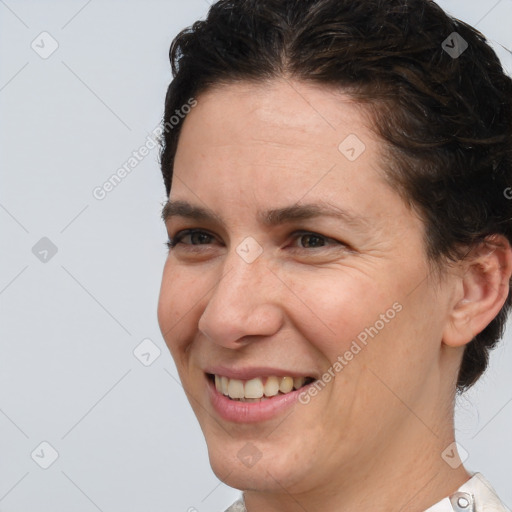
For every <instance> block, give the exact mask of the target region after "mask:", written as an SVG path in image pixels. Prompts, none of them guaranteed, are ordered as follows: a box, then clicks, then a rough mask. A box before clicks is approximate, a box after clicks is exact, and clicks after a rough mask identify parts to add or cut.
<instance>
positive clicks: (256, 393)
mask: <svg viewBox="0 0 512 512" xmlns="http://www.w3.org/2000/svg"><path fill="white" fill-rule="evenodd" d="M305 381H306V378H305V377H274V376H271V377H256V378H255V379H251V380H246V381H243V380H238V379H229V378H228V377H222V376H220V375H215V387H216V388H217V391H219V392H220V393H222V394H223V395H226V396H229V397H230V398H234V399H244V398H253V399H258V398H263V396H266V397H271V396H275V395H277V394H278V393H279V391H280V392H281V393H289V392H290V391H292V390H293V389H299V388H301V387H302V386H303V385H304V382H305Z"/></svg>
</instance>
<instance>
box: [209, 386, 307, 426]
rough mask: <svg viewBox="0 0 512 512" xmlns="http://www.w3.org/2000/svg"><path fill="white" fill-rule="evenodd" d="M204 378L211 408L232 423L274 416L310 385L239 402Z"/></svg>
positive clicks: (280, 412)
mask: <svg viewBox="0 0 512 512" xmlns="http://www.w3.org/2000/svg"><path fill="white" fill-rule="evenodd" d="M206 380H207V382H208V394H209V395H210V400H211V402H212V404H213V408H214V409H215V411H216V412H217V413H218V414H219V416H220V417H221V418H223V419H225V420H227V421H231V422H234V423H258V422H261V421H265V420H270V419H272V418H275V417H276V416H278V415H279V414H282V413H283V412H284V411H286V410H287V409H289V408H290V407H292V406H293V404H295V403H296V402H297V399H298V398H299V394H300V393H301V392H303V391H304V390H305V389H306V388H307V387H308V386H309V385H310V384H308V386H304V387H302V388H300V389H296V390H294V391H290V392H289V393H286V394H284V395H276V396H273V397H271V398H269V399H268V400H263V401H260V402H239V401H238V400H231V399H230V398H228V397H227V396H225V395H223V394H222V393H220V392H219V391H217V388H216V387H215V383H213V382H212V381H211V379H209V378H208V377H206Z"/></svg>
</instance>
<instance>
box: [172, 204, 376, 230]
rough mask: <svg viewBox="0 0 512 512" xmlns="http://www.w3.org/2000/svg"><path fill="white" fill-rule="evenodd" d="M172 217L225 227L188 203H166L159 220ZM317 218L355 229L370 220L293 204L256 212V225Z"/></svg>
mask: <svg viewBox="0 0 512 512" xmlns="http://www.w3.org/2000/svg"><path fill="white" fill-rule="evenodd" d="M172 217H183V218H186V219H191V220H195V221H202V222H212V223H215V222H217V223H218V224H220V225H221V226H223V227H225V225H226V223H225V222H224V220H223V219H222V217H220V216H219V215H217V214H216V213H215V212H213V211H212V210H210V209H209V208H206V207H203V206H197V205H194V204H191V203H189V202H187V201H180V200H176V201H168V202H167V203H166V204H165V205H164V207H163V210H162V219H163V221H164V222H167V221H168V220H169V219H171V218H172ZM318 217H333V218H335V219H338V220H341V221H342V222H345V223H346V224H347V225H349V226H353V227H356V228H368V227H369V226H370V221H369V219H367V218H365V217H361V216H357V215H355V214H353V213H351V212H348V211H346V210H344V209H342V208H339V207H338V206H334V205H332V204H330V203H324V202H322V203H308V204H300V205H299V204H294V205H291V206H285V207H283V208H274V209H271V210H266V211H263V212H261V211H260V212H258V216H257V218H258V221H259V222H260V223H261V224H263V225H265V226H278V225H280V224H286V223H291V222H294V221H300V220H308V219H314V218H318Z"/></svg>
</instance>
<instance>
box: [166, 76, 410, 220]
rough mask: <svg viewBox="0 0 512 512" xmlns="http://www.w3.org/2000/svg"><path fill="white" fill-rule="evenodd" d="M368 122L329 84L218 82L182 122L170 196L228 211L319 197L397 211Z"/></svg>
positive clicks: (360, 208) (348, 207) (360, 209)
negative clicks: (391, 205)
mask: <svg viewBox="0 0 512 512" xmlns="http://www.w3.org/2000/svg"><path fill="white" fill-rule="evenodd" d="M369 120H370V119H369V116H368V115H366V113H365V112H364V111H363V110H362V108H361V107H360V106H359V105H358V104H356V103H355V102H354V100H352V98H350V97H349V96H348V95H346V94H343V93H342V92H340V91H335V90H334V89H332V88H331V89H330V88H326V87H323V86H318V85H312V84H305V83H302V82H291V81H288V80H284V79H283V80H275V81H272V82H265V83H248V82H244V83H236V84H229V85H223V86H217V87H215V88H213V89H211V90H208V91H207V92H205V93H203V94H201V95H200V96H199V97H198V98H197V106H196V107H194V108H193V109H192V111H191V112H190V114H188V116H187V118H186V119H185V121H184V124H183V127H182V131H181V135H180V139H179V143H178V148H177V152H176V158H175V165H174V178H173V186H172V188H171V195H170V199H173V198H174V199H179V200H183V199H185V200H187V201H188V202H189V203H195V204H196V205H201V206H207V207H209V208H210V209H212V210H215V211H218V213H219V214H220V215H223V217H226V218H227V217H228V212H229V211H230V210H233V211H234V210H236V211H237V215H240V214H241V213H242V212H243V211H249V210H250V211H251V212H253V213H254V212H256V211H264V210H268V209H269V207H271V208H274V209H275V208H283V207H288V206H290V205H293V204H297V203H316V204H318V203H319V202H323V203H329V204H331V205H334V206H337V207H339V208H342V209H343V210H345V211H349V212H351V213H353V214H354V215H356V216H358V217H365V216H368V214H369V215H370V216H371V215H372V214H374V215H376V216H379V217H382V216H386V215H393V214H394V211H393V208H390V201H391V202H393V201H395V202H401V199H400V197H399V196H398V194H396V192H395V191H394V190H392V189H391V188H390V187H389V186H388V184H387V182H386V180H385V177H384V173H383V170H382V161H383V158H382V143H381V141H380V140H379V139H378V137H377V136H376V134H375V133H374V132H373V131H372V130H371V129H370V127H369V126H368V123H369ZM385 203H387V205H386V204H385ZM219 210H222V212H221V211H219ZM224 214H225V215H224Z"/></svg>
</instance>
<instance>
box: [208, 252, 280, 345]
mask: <svg viewBox="0 0 512 512" xmlns="http://www.w3.org/2000/svg"><path fill="white" fill-rule="evenodd" d="M225 263H226V265H224V266H223V275H222V276H219V280H218V282H217V284H216V286H215V287H214V289H213V290H212V292H211V296H210V298H209V300H208V302H207V305H206V307H205V309H204V311H203V313H202V315H201V317H200V319H199V322H198V328H199V331H200V332H202V333H203V334H204V335H205V336H206V337H207V338H208V339H210V340H211V341H212V342H214V343H217V344H218V345H221V346H223V347H226V348H239V347H240V346H243V345H245V344H247V343H248V342H249V341H250V337H253V336H272V335H273V334H275V333H276V332H278V331H279V329H280V328H281V326H282V324H283V312H282V309H281V307H280V302H279V296H278V294H279V280H278V279H277V277H276V276H275V275H274V274H273V273H272V271H271V270H270V269H269V268H268V266H267V264H266V261H265V260H264V258H263V257H260V258H258V259H257V260H256V261H253V262H252V263H247V262H245V261H244V260H243V259H242V258H240V256H239V255H238V254H237V253H234V254H233V255H230V256H229V257H228V259H226V261H225Z"/></svg>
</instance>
